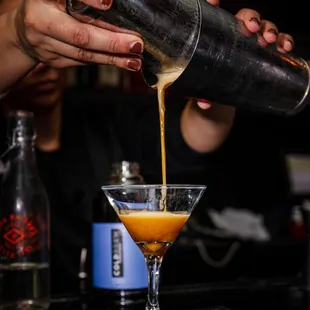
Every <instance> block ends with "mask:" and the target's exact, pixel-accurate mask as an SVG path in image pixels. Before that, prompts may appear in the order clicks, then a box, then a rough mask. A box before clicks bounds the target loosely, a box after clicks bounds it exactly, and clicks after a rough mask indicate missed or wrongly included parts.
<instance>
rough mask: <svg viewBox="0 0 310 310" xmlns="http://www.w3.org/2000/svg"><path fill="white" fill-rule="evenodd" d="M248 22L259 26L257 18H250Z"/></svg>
mask: <svg viewBox="0 0 310 310" xmlns="http://www.w3.org/2000/svg"><path fill="white" fill-rule="evenodd" d="M250 22H253V23H256V24H257V25H258V26H260V20H259V19H258V18H257V17H254V16H253V17H251V18H250Z"/></svg>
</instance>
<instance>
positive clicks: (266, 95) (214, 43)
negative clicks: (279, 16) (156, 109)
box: [67, 0, 310, 115]
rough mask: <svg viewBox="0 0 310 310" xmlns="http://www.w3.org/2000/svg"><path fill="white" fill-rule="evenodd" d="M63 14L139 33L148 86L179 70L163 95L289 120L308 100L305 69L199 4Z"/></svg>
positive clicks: (144, 2)
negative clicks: (165, 73)
mask: <svg viewBox="0 0 310 310" xmlns="http://www.w3.org/2000/svg"><path fill="white" fill-rule="evenodd" d="M67 10H68V12H69V14H71V15H72V16H74V17H75V18H77V19H80V20H82V21H84V22H85V21H87V22H96V20H104V21H105V22H108V23H110V24H113V25H115V26H119V27H122V28H126V29H129V30H132V31H136V32H139V33H140V34H141V35H142V36H143V38H144V40H145V42H146V48H145V52H144V55H143V56H144V61H143V67H142V73H143V76H144V79H145V81H146V82H147V83H148V84H149V85H150V86H154V85H155V84H156V81H157V77H156V74H158V73H161V70H164V69H162V68H164V67H165V70H166V68H167V66H168V67H171V68H173V67H178V66H179V64H180V63H181V64H183V65H184V64H185V67H186V69H185V70H184V72H183V73H182V75H181V76H180V77H179V78H178V79H177V80H176V81H175V82H174V83H173V84H172V85H171V86H169V88H168V90H169V91H170V92H173V93H175V94H177V95H180V96H184V97H193V98H198V99H205V100H208V101H213V102H217V103H219V104H224V105H233V106H235V107H237V108H243V109H249V110H253V111H261V112H271V113H274V114H283V115H292V114H295V113H296V112H298V111H300V110H302V108H303V107H305V106H306V105H307V104H308V103H309V101H310V95H309V85H310V79H309V74H310V70H309V65H308V63H307V62H306V61H305V60H303V59H301V58H299V57H296V56H293V55H292V54H282V53H280V52H278V51H277V49H276V46H274V45H273V46H272V45H271V46H268V47H267V48H264V47H262V46H260V45H259V43H258V42H257V35H253V34H252V33H250V32H249V31H248V30H247V29H246V28H245V25H244V23H243V22H241V21H240V20H238V19H237V18H236V17H235V16H233V15H232V14H230V13H228V12H227V11H225V10H223V9H221V8H218V7H214V6H212V5H210V4H209V3H208V2H207V1H206V0H114V1H113V4H112V7H111V9H110V10H108V11H99V10H95V9H93V8H91V7H89V6H86V5H82V2H81V1H80V0H67Z"/></svg>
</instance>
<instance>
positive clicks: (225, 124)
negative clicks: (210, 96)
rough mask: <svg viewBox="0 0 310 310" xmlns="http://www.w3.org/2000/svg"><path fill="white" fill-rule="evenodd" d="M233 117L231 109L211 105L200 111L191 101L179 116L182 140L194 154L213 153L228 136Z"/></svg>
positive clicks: (233, 112) (233, 109)
mask: <svg viewBox="0 0 310 310" xmlns="http://www.w3.org/2000/svg"><path fill="white" fill-rule="evenodd" d="M234 116H235V108H233V107H228V106H221V105H218V104H212V106H211V108H209V109H208V110H202V109H200V108H199V107H198V106H197V103H196V102H195V101H194V100H191V101H190V102H189V103H188V104H187V106H186V107H185V109H184V111H183V113H182V116H181V132H182V135H183V138H184V140H185V142H186V143H187V144H188V146H189V147H190V148H192V149H193V150H194V151H196V152H199V153H208V152H212V151H215V150H216V149H217V148H218V147H220V145H221V144H222V143H223V142H224V141H225V139H226V137H227V136H228V134H229V131H230V129H231V127H232V124H233V120H234Z"/></svg>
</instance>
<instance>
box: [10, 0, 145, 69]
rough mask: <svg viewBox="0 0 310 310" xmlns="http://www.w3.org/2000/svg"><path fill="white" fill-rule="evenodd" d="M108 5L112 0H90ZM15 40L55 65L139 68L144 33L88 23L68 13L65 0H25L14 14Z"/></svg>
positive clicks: (88, 0)
mask: <svg viewBox="0 0 310 310" xmlns="http://www.w3.org/2000/svg"><path fill="white" fill-rule="evenodd" d="M85 2H87V3H88V4H90V5H92V6H97V7H98V6H99V7H100V8H101V9H108V8H109V6H110V4H111V3H110V2H109V0H100V1H98V0H87V1H85ZM14 24H15V31H14V34H13V38H14V44H15V45H16V46H17V47H18V48H20V49H21V50H22V51H23V52H24V53H25V54H26V55H28V56H29V57H31V58H33V59H34V60H36V61H40V62H44V63H48V64H49V65H51V66H54V67H67V66H75V65H81V64H86V63H89V62H92V63H100V64H109V65H115V66H118V67H121V68H125V69H129V70H134V71H136V70H139V69H140V67H141V60H140V59H139V57H137V56H138V55H140V54H141V53H142V50H143V41H142V39H141V38H140V37H138V36H135V35H132V34H125V33H117V32H113V31H111V30H107V29H102V28H100V27H97V26H94V25H89V24H86V23H85V24H84V23H81V22H79V21H77V20H75V19H74V18H73V17H71V16H69V15H68V14H67V13H66V9H65V0H21V1H19V5H18V6H17V7H16V10H15V15H14Z"/></svg>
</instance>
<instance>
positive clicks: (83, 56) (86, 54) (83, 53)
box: [77, 48, 93, 62]
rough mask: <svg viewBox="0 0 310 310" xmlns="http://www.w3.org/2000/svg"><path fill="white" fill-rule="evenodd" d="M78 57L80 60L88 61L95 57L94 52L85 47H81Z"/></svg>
mask: <svg viewBox="0 0 310 310" xmlns="http://www.w3.org/2000/svg"><path fill="white" fill-rule="evenodd" d="M77 59H78V60H80V61H86V62H89V61H91V60H92V59H93V53H92V52H90V51H87V50H84V49H83V48H81V49H79V50H78V52H77Z"/></svg>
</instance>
